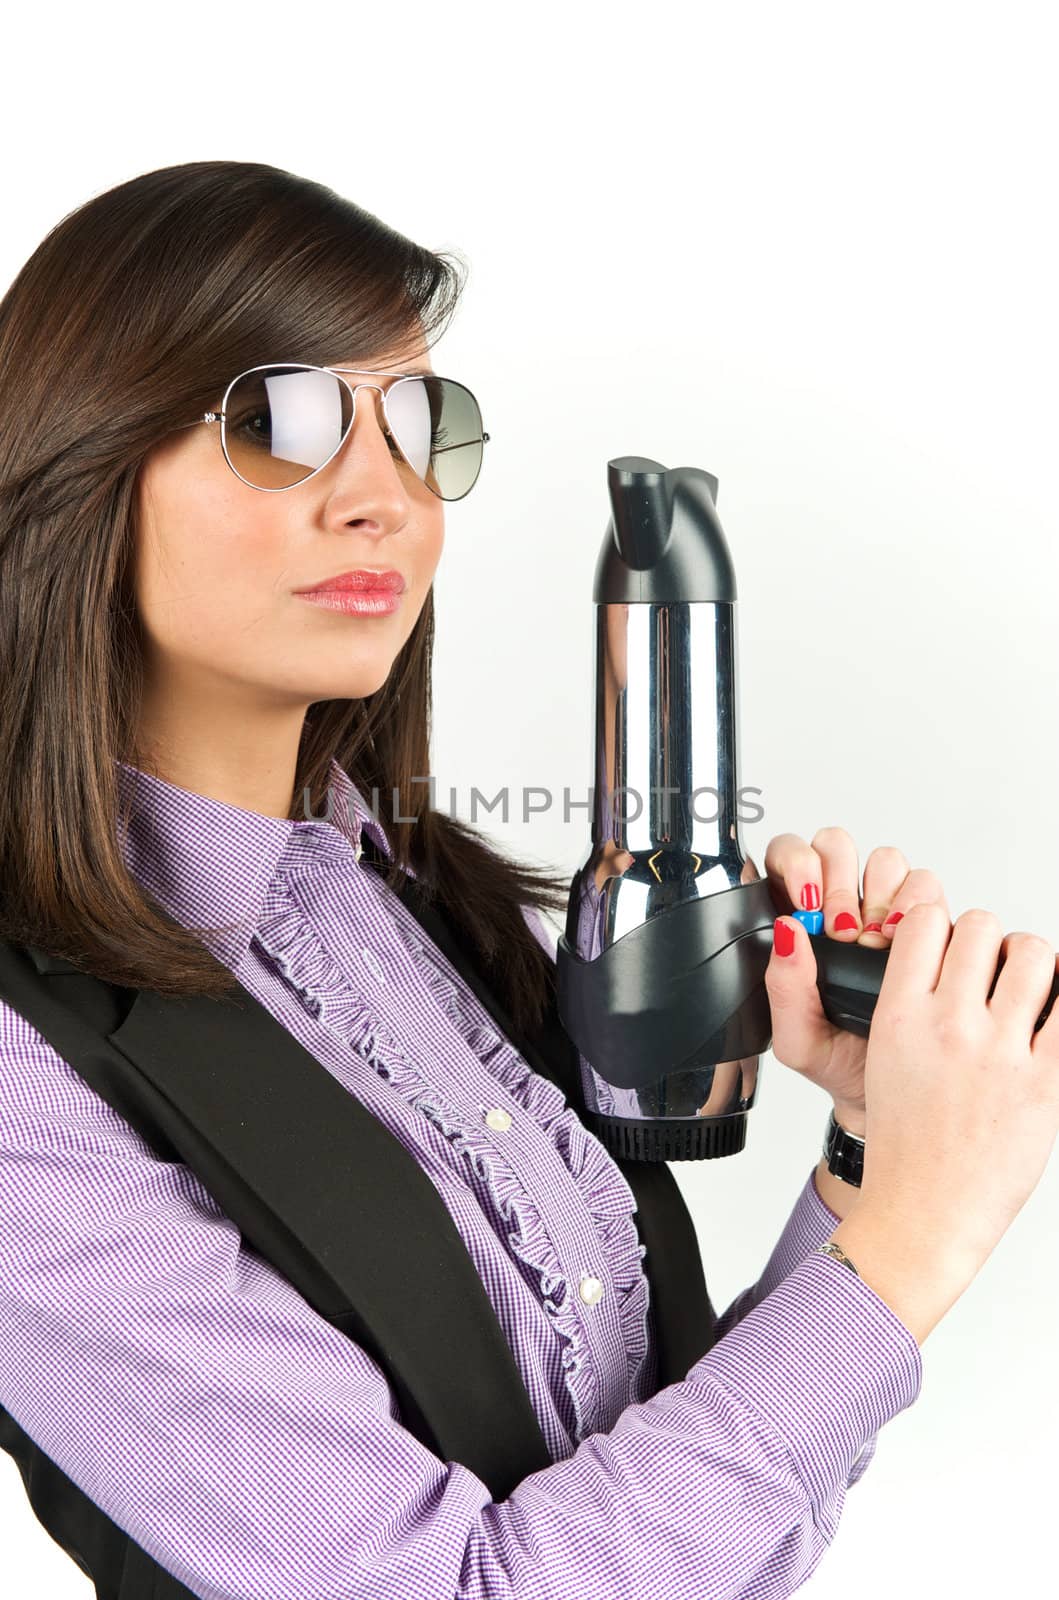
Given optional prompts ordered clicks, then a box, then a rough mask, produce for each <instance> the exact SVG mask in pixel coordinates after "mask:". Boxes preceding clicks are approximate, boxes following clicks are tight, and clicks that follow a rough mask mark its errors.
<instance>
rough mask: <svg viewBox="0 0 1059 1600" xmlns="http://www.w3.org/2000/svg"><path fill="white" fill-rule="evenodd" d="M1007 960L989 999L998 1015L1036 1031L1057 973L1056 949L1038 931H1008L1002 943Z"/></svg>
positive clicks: (1002, 952)
mask: <svg viewBox="0 0 1059 1600" xmlns="http://www.w3.org/2000/svg"><path fill="white" fill-rule="evenodd" d="M1000 959H1001V961H1002V963H1003V965H1002V966H1001V969H1000V972H999V974H998V976H997V980H996V988H995V989H994V991H993V995H992V998H991V999H990V1001H989V1009H990V1011H991V1012H992V1013H993V1015H994V1016H995V1017H998V1018H1000V1019H1001V1020H1002V1021H1004V1022H1010V1023H1012V1024H1013V1025H1014V1026H1016V1027H1018V1028H1019V1029H1020V1030H1023V1031H1025V1032H1026V1033H1032V1032H1033V1029H1034V1027H1035V1025H1036V1022H1037V1018H1038V1017H1039V1016H1040V1014H1041V1012H1042V1011H1043V1010H1044V1004H1045V1001H1046V1000H1047V999H1048V996H1049V994H1050V993H1051V988H1052V979H1053V978H1054V977H1055V962H1056V953H1055V951H1054V950H1053V948H1052V946H1051V945H1050V944H1049V942H1048V940H1047V939H1044V938H1041V936H1040V935H1039V934H1036V933H1022V932H1021V931H1020V932H1017V933H1008V934H1005V935H1004V938H1003V940H1002V941H1001V945H1000Z"/></svg>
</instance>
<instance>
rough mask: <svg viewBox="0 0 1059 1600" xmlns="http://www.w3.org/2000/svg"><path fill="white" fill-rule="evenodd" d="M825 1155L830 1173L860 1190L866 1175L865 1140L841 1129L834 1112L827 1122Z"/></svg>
mask: <svg viewBox="0 0 1059 1600" xmlns="http://www.w3.org/2000/svg"><path fill="white" fill-rule="evenodd" d="M824 1155H825V1156H826V1158H827V1170H828V1172H833V1173H834V1174H835V1177H836V1178H841V1179H842V1182H843V1183H849V1184H852V1185H853V1187H854V1188H855V1189H859V1188H860V1183H861V1177H862V1176H863V1173H864V1140H863V1139H858V1137H857V1135H856V1134H855V1133H847V1131H846V1129H845V1128H843V1127H840V1125H839V1124H838V1123H837V1122H836V1121H835V1113H834V1111H833V1110H832V1112H831V1115H830V1117H829V1118H828V1122H827V1134H826V1136H825V1138H824Z"/></svg>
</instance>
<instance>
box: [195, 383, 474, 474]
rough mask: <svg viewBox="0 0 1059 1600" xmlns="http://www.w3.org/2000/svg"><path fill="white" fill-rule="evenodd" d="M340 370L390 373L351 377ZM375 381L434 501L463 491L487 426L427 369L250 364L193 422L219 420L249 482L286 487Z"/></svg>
mask: <svg viewBox="0 0 1059 1600" xmlns="http://www.w3.org/2000/svg"><path fill="white" fill-rule="evenodd" d="M345 372H353V373H358V372H369V373H374V374H376V375H377V376H379V377H385V378H390V377H394V378H396V379H397V382H396V383H391V385H390V387H389V388H388V389H384V388H383V387H382V385H381V384H378V383H358V384H357V385H356V386H352V385H351V384H349V383H348V382H347V380H346V379H345V378H344V377H343V376H342V374H343V373H345ZM361 389H375V390H377V391H378V393H379V394H381V395H382V409H383V415H384V416H385V418H386V426H387V429H388V431H389V434H390V437H391V439H392V441H393V443H394V444H395V445H396V446H397V449H398V451H399V452H400V454H401V456H402V457H403V458H404V460H405V461H406V462H407V463H408V465H409V466H410V467H411V469H412V471H413V472H414V473H415V475H416V477H417V478H420V479H421V480H422V482H423V483H425V484H426V486H427V488H428V489H430V490H431V491H432V492H433V493H434V494H436V495H437V496H438V498H439V499H441V500H462V499H463V497H464V495H466V494H469V493H470V491H471V490H472V489H473V488H474V485H475V483H476V482H477V480H478V474H479V472H480V470H481V466H482V456H483V453H484V447H485V444H486V442H487V441H488V438H489V435H488V434H487V433H484V432H483V431H482V413H481V411H480V410H479V409H478V402H477V400H476V399H475V398H474V395H473V394H472V393H471V391H470V390H469V389H467V388H465V387H464V385H463V384H462V383H457V382H456V381H455V380H454V379H453V378H439V377H437V376H435V374H433V373H407V372H404V373H398V372H392V371H387V370H386V369H385V368H383V367H315V366H310V365H308V364H307V363H302V362H297V361H285V362H273V363H270V364H268V365H266V366H261V367H250V368H249V369H248V370H247V371H246V372H241V373H240V374H239V376H238V377H237V378H233V379H232V381H231V383H230V384H229V385H228V387H227V389H226V390H225V391H224V398H223V399H222V401H221V409H220V411H206V412H204V413H203V415H202V416H201V417H197V418H196V419H195V421H194V422H189V423H186V424H185V425H184V426H186V427H189V428H194V427H197V426H198V425H199V423H201V422H206V423H213V422H220V425H221V449H222V450H223V451H224V459H225V461H227V463H228V465H229V467H231V469H232V471H233V472H234V473H235V475H236V477H237V478H239V479H241V481H242V482H243V483H245V484H247V485H248V487H249V488H251V489H263V490H264V491H265V492H266V493H272V494H274V493H276V492H277V491H279V490H281V489H293V488H295V487H296V485H297V484H299V483H304V482H305V481H306V480H307V479H308V478H311V477H313V475H314V474H315V473H317V472H319V471H320V470H321V468H323V467H326V466H327V463H328V462H329V461H331V460H332V459H333V458H334V457H335V456H336V455H337V454H338V452H339V450H340V449H341V448H342V446H343V444H344V443H345V441H346V439H347V438H348V436H349V430H350V428H351V427H352V426H353V418H354V415H355V412H356V404H357V398H356V397H357V393H358V391H359V390H361Z"/></svg>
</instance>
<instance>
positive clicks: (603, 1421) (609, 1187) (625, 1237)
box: [397, 921, 650, 1439]
mask: <svg viewBox="0 0 1059 1600" xmlns="http://www.w3.org/2000/svg"><path fill="white" fill-rule="evenodd" d="M397 931H398V933H399V934H400V936H401V938H402V940H403V941H404V943H405V945H406V946H407V948H408V949H409V951H410V952H411V954H412V956H413V958H414V959H415V961H416V965H417V967H418V969H419V972H420V974H421V976H422V978H423V980H424V982H425V983H426V984H427V986H428V987H429V988H430V990H431V992H432V993H433V994H434V996H435V998H436V999H437V1001H438V1003H439V1005H440V1006H441V1008H442V1009H443V1010H444V1012H445V1014H446V1015H447V1016H448V1018H449V1020H450V1021H451V1022H452V1024H453V1026H454V1027H455V1028H456V1029H457V1031H458V1032H459V1033H460V1034H461V1035H462V1036H463V1038H464V1039H465V1040H466V1042H467V1044H468V1046H469V1047H470V1048H471V1049H472V1050H473V1051H474V1053H475V1055H476V1056H477V1057H478V1059H479V1060H480V1061H481V1062H482V1063H483V1065H485V1066H486V1067H487V1069H488V1070H489V1072H490V1073H491V1074H492V1076H493V1077H495V1078H496V1079H497V1080H498V1081H499V1082H500V1083H501V1084H503V1086H504V1088H505V1089H506V1090H507V1091H508V1093H509V1094H510V1095H511V1096H512V1097H513V1099H515V1100H517V1101H518V1103H519V1104H520V1105H521V1106H523V1107H524V1109H525V1110H526V1111H527V1113H528V1114H529V1115H530V1116H532V1117H533V1118H534V1119H535V1120H536V1121H537V1122H538V1123H539V1124H540V1126H542V1127H543V1128H544V1129H545V1130H546V1132H547V1133H548V1134H549V1135H550V1137H551V1139H552V1142H553V1144H554V1146H555V1148H556V1150H557V1151H558V1153H559V1155H560V1156H561V1158H562V1160H563V1162H564V1163H565V1165H566V1167H567V1169H568V1170H569V1172H570V1175H571V1177H572V1178H573V1179H574V1182H575V1183H576V1184H577V1186H578V1188H579V1189H580V1191H581V1193H582V1195H583V1196H584V1199H585V1202H586V1204H587V1206H588V1208H589V1210H590V1212H591V1214H592V1219H593V1222H594V1223H595V1228H596V1232H597V1233H598V1234H599V1235H600V1237H601V1238H602V1239H603V1240H604V1245H605V1256H606V1260H607V1264H608V1266H609V1268H610V1271H611V1275H612V1277H613V1280H614V1287H615V1293H616V1295H617V1308H618V1320H619V1323H620V1325H621V1329H622V1343H623V1346H624V1349H625V1354H626V1362H627V1384H626V1398H625V1400H624V1401H623V1402H622V1404H621V1406H620V1407H619V1410H618V1412H616V1413H615V1415H614V1416H613V1417H611V1418H593V1417H592V1416H591V1415H590V1412H591V1405H592V1399H591V1389H592V1384H591V1382H590V1381H588V1382H586V1381H584V1380H585V1379H587V1378H589V1377H590V1375H589V1374H585V1373H584V1372H583V1363H584V1359H585V1355H586V1351H585V1350H584V1347H583V1345H582V1342H581V1323H580V1318H579V1316H578V1311H577V1306H576V1285H574V1284H573V1283H571V1282H570V1281H569V1279H567V1278H566V1277H565V1275H564V1274H563V1273H562V1271H561V1265H560V1263H559V1262H558V1260H557V1258H556V1256H555V1251H554V1248H553V1246H552V1244H551V1241H550V1239H549V1238H548V1235H547V1233H546V1232H545V1230H544V1226H543V1223H542V1220H541V1217H540V1213H539V1212H538V1211H537V1209H536V1207H535V1206H534V1205H533V1202H532V1199H531V1198H530V1197H529V1196H527V1195H526V1194H525V1192H524V1191H523V1190H522V1189H521V1188H520V1186H519V1185H518V1183H517V1180H515V1179H514V1177H513V1175H511V1174H510V1172H509V1171H508V1170H507V1169H505V1171H504V1172H503V1173H501V1174H499V1175H496V1176H494V1178H493V1180H492V1183H491V1187H492V1189H493V1192H494V1193H496V1194H498V1195H499V1196H500V1201H501V1205H502V1211H503V1215H504V1217H505V1218H506V1219H508V1220H510V1221H511V1222H513V1223H517V1224H518V1231H517V1232H516V1233H513V1234H512V1235H511V1244H512V1248H513V1249H514V1250H515V1252H516V1254H517V1255H518V1256H519V1258H520V1260H523V1261H526V1262H528V1263H529V1264H530V1265H531V1266H533V1267H534V1268H536V1269H537V1271H538V1272H539V1274H540V1283H541V1289H542V1291H543V1293H544V1294H545V1296H546V1299H545V1308H546V1310H547V1311H548V1314H549V1316H550V1317H551V1319H552V1321H553V1323H554V1325H555V1327H556V1330H557V1331H558V1332H559V1333H560V1334H561V1335H562V1337H563V1339H564V1340H565V1348H564V1352H563V1357H562V1362H563V1369H564V1371H565V1373H566V1379H567V1388H568V1390H569V1392H570V1396H571V1399H572V1400H573V1403H574V1407H575V1412H576V1416H577V1427H578V1434H577V1437H578V1439H580V1438H582V1437H583V1432H582V1430H583V1429H584V1428H585V1427H586V1426H588V1427H589V1429H590V1430H592V1429H598V1428H601V1427H602V1428H609V1427H610V1426H612V1425H613V1423H614V1422H615V1421H617V1416H618V1415H619V1414H620V1411H621V1410H624V1408H625V1405H627V1404H629V1403H630V1402H631V1401H632V1400H634V1399H637V1398H639V1390H638V1388H637V1383H638V1381H639V1379H640V1377H641V1376H642V1367H643V1362H644V1360H645V1357H646V1355H647V1352H648V1341H649V1333H648V1325H647V1317H648V1307H649V1301H650V1284H649V1282H648V1280H647V1277H646V1276H645V1274H644V1271H643V1265H642V1263H643V1258H644V1256H645V1254H646V1253H647V1246H646V1245H644V1244H641V1243H640V1237H639V1233H638V1232H637V1228H636V1223H635V1221H634V1220H633V1213H634V1212H635V1209H636V1200H635V1197H634V1195H633V1192H632V1190H631V1189H630V1188H629V1185H628V1183H627V1182H626V1180H625V1178H624V1177H623V1175H622V1172H621V1170H620V1168H619V1167H618V1166H617V1165H616V1164H615V1162H614V1161H612V1159H611V1157H610V1156H609V1155H608V1153H607V1151H606V1149H605V1148H604V1146H603V1145H602V1144H601V1143H600V1141H599V1140H598V1139H597V1138H596V1137H595V1135H594V1134H593V1133H591V1132H590V1130H589V1129H588V1128H586V1127H585V1125H584V1123H583V1122H582V1121H581V1119H580V1117H579V1116H578V1115H577V1112H576V1111H575V1110H574V1108H573V1107H572V1106H568V1105H567V1103H566V1099H565V1096H564V1095H563V1093H562V1090H561V1089H559V1088H558V1086H557V1085H556V1084H554V1083H552V1081H551V1079H550V1078H545V1077H542V1076H541V1074H540V1073H537V1072H534V1071H533V1069H532V1068H531V1067H530V1065H529V1064H528V1062H527V1061H526V1060H525V1058H524V1057H523V1056H522V1055H520V1054H519V1052H518V1050H517V1049H516V1048H515V1046H514V1045H513V1044H511V1042H510V1041H509V1040H508V1039H506V1038H505V1037H504V1036H503V1034H498V1033H497V1032H496V1027H495V1023H494V1021H493V1018H492V1017H491V1016H490V1015H489V1013H488V1012H487V1011H486V1009H485V1007H484V1006H483V1005H482V1003H481V1001H480V1000H479V999H478V997H477V995H476V994H474V992H473V991H472V990H470V989H467V988H466V987H465V986H463V985H460V984H458V983H457V981H456V980H455V979H454V978H453V976H451V972H452V969H451V967H450V966H449V963H448V962H447V961H446V960H445V957H444V956H443V954H442V953H441V952H440V951H437V950H436V947H432V946H429V945H427V944H425V943H424V941H423V940H422V939H421V938H420V937H419V936H418V934H417V933H416V932H413V931H412V930H410V929H409V928H407V927H406V926H405V925H404V922H403V921H400V922H398V923H397ZM490 1148H491V1147H490Z"/></svg>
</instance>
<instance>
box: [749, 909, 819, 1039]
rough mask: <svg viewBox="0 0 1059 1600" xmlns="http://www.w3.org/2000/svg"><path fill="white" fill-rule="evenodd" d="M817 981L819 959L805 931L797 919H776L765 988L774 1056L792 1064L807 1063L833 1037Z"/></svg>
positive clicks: (785, 917)
mask: <svg viewBox="0 0 1059 1600" xmlns="http://www.w3.org/2000/svg"><path fill="white" fill-rule="evenodd" d="M816 979H817V968H816V956H815V954H814V952H813V946H812V940H811V939H810V937H809V935H808V933H807V932H806V930H805V928H804V927H803V926H802V924H801V923H800V922H799V921H798V919H797V918H796V917H787V916H783V917H777V918H776V921H775V924H774V926H773V943H772V951H771V953H770V955H769V960H768V965H767V967H766V968H765V988H766V989H767V991H768V999H769V1009H770V1011H771V1013H772V1048H773V1053H774V1054H775V1056H776V1057H777V1059H778V1060H780V1061H786V1062H787V1063H788V1064H790V1065H794V1064H796V1063H798V1062H801V1061H803V1060H807V1059H808V1058H809V1057H810V1056H811V1055H812V1053H813V1052H814V1051H815V1050H817V1049H818V1048H819V1046H820V1042H821V1038H822V1037H825V1036H829V1034H830V1024H829V1023H828V1021H827V1018H826V1016H825V1015H824V1008H823V1005H822V1004H821V1002H820V991H819V989H818V987H817V981H816Z"/></svg>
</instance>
